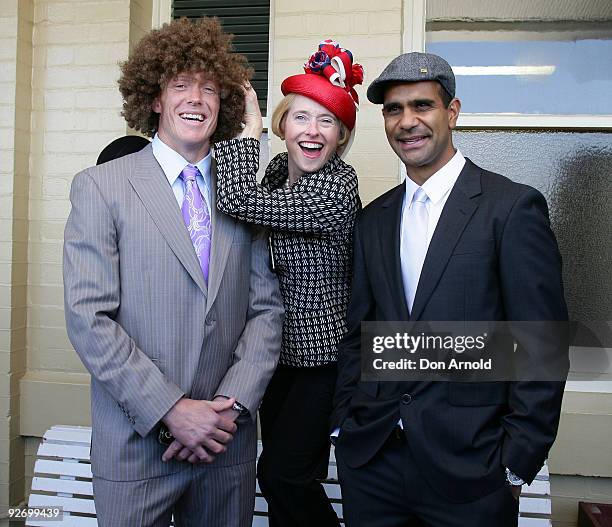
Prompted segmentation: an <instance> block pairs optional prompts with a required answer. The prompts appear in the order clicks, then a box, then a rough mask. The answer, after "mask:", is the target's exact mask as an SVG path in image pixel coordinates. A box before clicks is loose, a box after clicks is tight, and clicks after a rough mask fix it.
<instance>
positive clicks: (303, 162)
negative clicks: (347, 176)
mask: <svg viewBox="0 0 612 527" xmlns="http://www.w3.org/2000/svg"><path fill="white" fill-rule="evenodd" d="M280 128H281V131H282V133H283V136H284V138H285V144H286V145H287V154H288V157H289V167H288V168H289V181H290V182H291V183H295V182H296V181H297V180H298V179H299V178H300V177H301V176H302V175H303V174H305V173H307V172H316V171H317V170H319V169H321V167H323V165H325V163H327V162H328V161H329V159H330V157H331V156H332V155H333V154H334V153H335V152H336V149H337V148H338V140H339V138H340V122H339V121H338V119H337V118H336V116H335V115H334V114H333V113H331V112H330V111H329V110H328V109H327V108H325V106H322V105H321V104H319V103H318V102H316V101H313V100H312V99H309V98H308V97H304V96H303V95H296V96H295V99H294V100H293V103H292V104H291V106H290V107H289V109H288V110H287V113H286V114H285V117H284V118H283V121H282V123H281V127H280Z"/></svg>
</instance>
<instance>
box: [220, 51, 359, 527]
mask: <svg viewBox="0 0 612 527" xmlns="http://www.w3.org/2000/svg"><path fill="white" fill-rule="evenodd" d="M304 70H305V73H303V74H300V75H293V76H291V77H288V78H287V79H285V80H284V81H283V83H282V85H281V91H282V92H283V95H285V98H284V99H283V100H282V101H281V102H280V103H279V105H278V106H277V107H276V109H275V111H274V113H273V115H272V131H273V132H274V133H275V134H276V135H277V136H279V137H280V138H281V139H283V140H284V141H285V145H286V148H287V152H286V153H282V154H279V155H277V156H276V157H275V158H274V159H272V161H271V162H270V163H269V165H268V167H267V169H266V174H265V177H264V179H263V181H262V183H261V184H258V183H257V180H256V174H257V170H258V165H259V138H260V136H261V131H262V127H261V115H260V113H259V107H258V105H257V97H256V95H255V93H254V91H253V89H252V88H251V87H250V85H248V86H246V87H245V98H246V102H247V109H246V112H245V128H244V130H243V133H242V134H241V136H240V138H238V139H233V140H231V141H225V142H220V143H217V144H216V145H215V159H216V162H217V178H218V182H217V187H218V188H217V194H218V195H217V207H218V208H219V210H220V211H221V212H224V213H226V214H229V215H231V216H234V217H236V218H239V219H241V220H244V221H247V222H251V223H254V224H257V225H261V226H264V227H267V228H268V229H269V243H270V255H271V262H272V266H273V267H274V270H275V272H276V274H277V276H278V280H279V284H280V289H281V294H282V297H283V301H284V305H285V321H284V325H283V336H282V348H281V355H280V360H279V366H278V368H277V370H276V372H275V374H274V376H273V378H272V380H271V382H270V384H269V386H268V388H267V390H266V393H265V395H264V398H263V403H262V406H261V409H260V416H261V431H262V440H263V447H264V448H263V453H262V454H261V457H260V460H259V465H258V469H257V473H258V478H259V486H260V488H261V491H262V493H263V494H264V496H265V497H266V499H267V501H268V511H269V516H270V526H271V527H298V526H305V527H306V526H307V527H312V526H315V525H316V526H317V527H327V526H338V525H339V523H338V518H337V516H336V514H335V512H334V510H333V508H332V506H331V504H330V502H329V500H328V499H327V497H326V495H325V491H324V490H323V487H322V485H321V484H320V483H319V482H318V480H319V479H322V478H325V476H326V475H327V465H328V461H329V423H328V421H329V416H330V414H331V410H332V397H333V393H334V387H335V382H336V361H337V357H338V354H337V345H338V342H339V341H340V339H341V338H342V336H343V335H344V333H345V331H346V320H345V319H346V310H347V305H348V301H349V295H350V278H351V264H352V233H353V225H354V221H355V216H356V214H357V211H358V210H359V209H360V208H361V203H360V201H359V195H358V192H357V176H356V174H355V170H354V169H353V167H351V166H350V165H348V164H347V163H345V162H344V161H343V160H342V159H341V158H340V154H342V153H346V151H347V149H348V146H349V143H350V140H351V138H352V133H353V131H354V127H355V117H356V108H357V104H358V98H357V94H356V92H355V90H354V89H353V86H354V85H355V84H361V83H362V81H363V68H362V67H361V66H360V65H359V64H353V58H352V54H351V53H350V51H348V50H346V49H343V48H341V47H340V46H339V45H338V43H336V42H334V41H331V40H326V41H324V42H322V43H321V44H320V45H319V50H318V51H317V52H316V53H315V54H314V55H312V57H311V58H310V59H309V61H308V62H307V63H306V64H305V66H304Z"/></svg>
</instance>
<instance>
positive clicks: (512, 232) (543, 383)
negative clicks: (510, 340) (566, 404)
mask: <svg viewBox="0 0 612 527" xmlns="http://www.w3.org/2000/svg"><path fill="white" fill-rule="evenodd" d="M499 272H500V280H501V286H502V294H503V299H504V308H505V311H506V319H507V320H508V321H510V327H511V329H512V328H513V327H514V329H513V334H514V336H515V339H516V340H517V342H518V347H517V351H516V353H517V355H518V356H521V355H522V356H524V357H525V358H526V360H527V361H534V360H535V361H538V362H539V363H540V364H535V363H533V362H532V363H531V366H532V367H533V366H534V364H535V366H536V368H537V367H540V366H541V363H542V362H543V361H551V360H552V361H554V362H555V364H556V372H557V375H556V376H557V378H558V379H554V380H536V381H530V380H527V378H528V375H524V374H525V373H526V372H525V371H522V372H521V371H519V372H518V375H519V377H518V378H517V380H516V381H514V382H512V383H511V384H510V387H509V388H510V389H509V403H508V404H509V407H510V413H509V414H507V415H506V416H504V418H503V420H502V426H503V427H504V430H505V438H504V442H503V445H502V463H503V464H504V466H506V467H508V468H509V469H510V470H511V471H512V472H514V473H515V474H517V475H518V476H520V477H521V478H522V479H524V480H525V481H527V482H528V483H529V482H531V481H533V479H534V477H535V476H536V474H537V473H538V471H539V470H540V468H541V466H542V464H543V462H544V460H545V459H546V457H547V455H548V450H549V449H550V447H551V446H552V444H553V442H554V440H555V437H556V434H557V428H558V425H559V417H560V413H561V400H562V397H563V390H564V385H565V383H564V381H565V378H566V376H567V372H568V370H569V359H568V340H567V332H566V329H567V325H566V324H565V322H566V321H567V319H568V314H567V307H566V304H565V299H564V296H563V284H562V276H561V255H560V254H559V249H558V247H557V242H556V240H555V236H554V234H553V232H552V230H551V228H550V224H549V220H548V208H547V205H546V201H545V199H544V197H543V196H542V195H541V194H540V193H539V192H538V191H536V190H535V189H532V188H528V190H526V191H524V192H522V193H521V194H520V195H519V196H518V198H517V199H516V201H515V203H514V205H513V207H512V209H511V211H510V213H509V215H508V218H507V220H506V224H505V226H504V228H503V233H502V235H501V240H500V242H499ZM520 321H526V323H523V324H521V322H520ZM527 363H528V364H529V362H527ZM550 364H551V363H550V362H549V365H550Z"/></svg>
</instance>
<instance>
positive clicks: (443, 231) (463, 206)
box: [410, 159, 481, 320]
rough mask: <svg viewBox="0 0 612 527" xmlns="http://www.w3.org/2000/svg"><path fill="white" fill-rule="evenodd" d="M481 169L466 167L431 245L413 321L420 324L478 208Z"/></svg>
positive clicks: (420, 281)
mask: <svg viewBox="0 0 612 527" xmlns="http://www.w3.org/2000/svg"><path fill="white" fill-rule="evenodd" d="M480 193H481V187H480V169H479V168H478V167H477V166H476V165H475V164H474V163H472V162H471V161H470V160H469V159H466V161H465V166H464V167H463V170H462V171H461V173H460V174H459V178H458V179H457V182H456V183H455V185H454V186H453V188H452V190H451V193H450V196H449V197H448V200H447V201H446V204H445V205H444V209H443V210H442V214H441V215H440V219H439V220H438V225H437V226H436V230H435V231H434V235H433V237H432V239H431V242H430V244H429V249H428V250H427V255H426V256H425V262H424V263H423V270H422V271H421V277H420V278H419V285H418V287H417V291H416V295H415V297H414V304H413V306H412V313H411V315H410V318H411V319H412V320H418V319H419V317H420V316H421V313H422V312H423V309H424V308H425V306H426V305H427V301H428V300H429V297H430V296H431V294H432V293H433V291H434V289H435V287H436V285H437V284H438V281H439V280H440V277H441V276H442V273H443V272H444V269H445V268H446V264H447V263H448V259H449V258H450V256H451V254H452V252H453V249H454V248H455V245H457V242H458V241H459V238H460V236H461V234H462V233H463V231H464V229H465V227H466V225H467V223H468V222H469V221H470V218H471V217H472V215H473V214H474V212H475V211H476V209H477V208H478V201H477V200H475V199H473V198H474V197H476V196H478V195H480Z"/></svg>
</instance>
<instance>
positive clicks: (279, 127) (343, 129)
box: [272, 93, 351, 151]
mask: <svg viewBox="0 0 612 527" xmlns="http://www.w3.org/2000/svg"><path fill="white" fill-rule="evenodd" d="M296 96H297V94H295V93H288V94H287V95H285V96H284V97H283V99H282V100H281V101H280V102H279V103H278V104H277V105H276V108H274V112H273V113H272V133H273V134H274V135H276V136H277V137H280V138H281V139H282V140H283V141H284V140H285V134H284V132H283V124H284V120H285V117H286V116H287V112H288V111H289V108H291V105H292V104H293V101H295V98H296ZM304 97H305V96H304ZM334 117H335V116H334ZM336 120H337V121H338V124H339V125H340V133H339V135H338V146H337V147H336V150H340V151H341V150H342V149H343V148H342V147H344V145H346V143H348V140H349V138H350V136H351V133H350V132H349V129H348V128H347V126H346V125H345V124H344V123H343V122H342V121H341V120H340V119H338V118H337V117H336Z"/></svg>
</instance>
